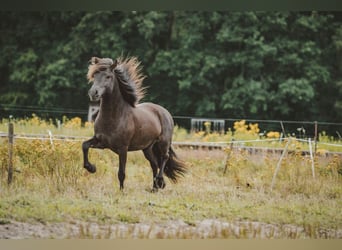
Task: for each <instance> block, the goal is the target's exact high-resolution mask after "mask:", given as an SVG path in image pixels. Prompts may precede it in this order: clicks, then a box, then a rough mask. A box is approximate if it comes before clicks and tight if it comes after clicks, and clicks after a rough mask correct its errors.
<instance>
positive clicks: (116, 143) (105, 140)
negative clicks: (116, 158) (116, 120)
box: [94, 123, 130, 149]
mask: <svg viewBox="0 0 342 250" xmlns="http://www.w3.org/2000/svg"><path fill="white" fill-rule="evenodd" d="M94 130H95V137H96V138H97V139H98V140H99V141H100V142H101V144H102V145H103V147H105V148H110V149H116V148H120V147H123V146H125V145H127V142H126V141H127V140H128V138H129V137H130V135H129V134H130V133H129V130H127V129H122V128H121V129H120V128H118V127H115V126H108V125H107V126H104V125H103V124H101V123H100V124H95V127H94Z"/></svg>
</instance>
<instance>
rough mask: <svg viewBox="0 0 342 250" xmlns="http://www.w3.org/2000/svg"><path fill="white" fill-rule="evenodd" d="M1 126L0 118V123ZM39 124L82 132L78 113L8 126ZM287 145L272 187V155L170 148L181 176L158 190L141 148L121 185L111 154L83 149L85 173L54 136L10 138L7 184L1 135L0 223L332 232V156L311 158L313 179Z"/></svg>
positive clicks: (335, 174)
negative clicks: (183, 168)
mask: <svg viewBox="0 0 342 250" xmlns="http://www.w3.org/2000/svg"><path fill="white" fill-rule="evenodd" d="M5 128H6V126H5V124H4V123H0V130H2V131H5ZM47 129H48V130H51V131H52V132H53V134H70V135H88V134H91V133H92V132H91V127H81V124H80V120H78V119H71V120H65V121H64V123H63V125H62V126H61V127H60V128H56V127H55V126H54V125H53V124H52V123H49V122H44V121H42V120H40V119H38V118H37V117H33V118H30V119H27V120H26V121H18V122H17V123H16V125H15V131H16V133H46V130H47ZM192 136H195V137H196V136H197V137H198V136H201V135H198V134H197V135H190V134H186V133H185V131H183V130H180V129H177V130H176V133H175V139H177V138H178V140H179V139H181V138H183V139H184V138H185V139H186V140H191V138H192ZM202 136H203V135H202ZM215 136H217V137H218V136H219V135H216V134H213V135H212V138H211V139H213V138H214V137H215ZM197 139H198V140H201V138H200V137H198V138H197ZM202 139H203V138H202ZM219 139H220V138H219V137H218V138H216V139H215V140H219ZM295 143H296V144H295V145H291V147H292V148H291V149H293V150H294V152H295V153H292V154H288V155H286V157H285V158H284V160H283V162H282V165H281V168H280V171H279V173H278V175H277V178H276V182H275V186H274V188H273V191H271V188H270V187H271V182H272V177H273V174H274V171H275V167H276V165H277V162H278V160H279V157H280V156H279V155H270V154H266V153H265V154H264V153H259V154H255V155H249V154H248V153H246V152H245V151H241V150H236V151H233V152H229V150H227V151H219V150H213V151H205V150H190V149H189V150H184V149H176V153H177V154H178V156H179V157H180V158H181V159H183V160H185V161H186V162H187V164H188V169H189V172H188V174H187V175H186V176H185V178H183V179H181V180H180V181H179V183H177V184H172V183H170V182H169V181H168V180H166V181H167V186H166V188H165V189H164V190H161V191H159V192H158V193H151V192H150V190H151V187H152V171H151V168H150V167H149V164H148V162H147V161H146V160H145V159H144V157H143V154H142V153H141V152H132V153H129V155H128V162H127V168H126V181H125V190H124V192H121V191H120V190H119V183H118V179H117V171H118V157H117V156H116V155H115V154H114V153H112V152H110V151H109V150H94V149H93V150H90V160H91V162H94V163H95V164H96V165H97V172H96V173H95V174H89V173H88V172H87V171H86V170H85V169H84V168H83V167H82V151H81V142H79V141H57V140H56V141H54V142H53V144H51V143H50V141H46V140H45V141H41V140H26V139H25V140H24V139H16V140H15V143H14V169H15V172H14V179H13V183H12V185H11V186H9V187H8V186H7V162H8V145H7V139H4V138H2V139H0V171H1V172H0V225H1V224H8V223H9V222H11V221H17V222H25V223H30V224H32V225H33V224H36V223H39V225H45V224H46V225H49V224H51V223H54V224H56V225H60V224H59V223H62V224H63V223H67V224H68V225H69V226H67V227H68V228H69V227H70V235H64V236H63V237H76V238H94V237H95V238H201V237H205V238H258V237H260V238H341V237H342V236H341V235H342V233H341V231H342V213H341V208H342V201H341V200H342V199H341V196H342V185H341V184H342V180H341V177H342V163H341V158H340V157H339V156H337V155H336V156H333V157H330V158H326V157H322V156H317V157H316V158H315V171H316V178H315V179H314V178H313V177H312V173H311V161H310V158H308V157H306V156H302V155H301V154H300V153H299V150H300V149H301V146H300V144H298V143H297V142H295ZM280 145H282V146H283V144H280ZM296 150H298V151H296ZM227 155H229V157H228V158H227ZM225 168H226V172H225V173H224V170H225ZM205 222H207V224H206V223H205ZM122 225H125V230H124V231H123V229H122ZM56 227H58V226H56ZM94 228H95V229H94ZM327 232H330V233H327Z"/></svg>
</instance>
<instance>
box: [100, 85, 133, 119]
mask: <svg viewBox="0 0 342 250" xmlns="http://www.w3.org/2000/svg"><path fill="white" fill-rule="evenodd" d="M114 93H116V95H114V94H113V95H106V96H104V97H103V98H102V99H101V104H100V114H99V115H100V117H101V118H102V119H109V118H110V120H116V119H120V118H122V117H123V115H122V113H123V112H126V109H127V108H128V107H129V104H128V103H127V102H126V101H125V100H124V99H123V97H122V96H121V93H120V92H119V91H114Z"/></svg>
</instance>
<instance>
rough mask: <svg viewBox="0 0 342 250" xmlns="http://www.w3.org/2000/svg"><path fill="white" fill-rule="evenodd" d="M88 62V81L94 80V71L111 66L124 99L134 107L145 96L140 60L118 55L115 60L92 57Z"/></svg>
mask: <svg viewBox="0 0 342 250" xmlns="http://www.w3.org/2000/svg"><path fill="white" fill-rule="evenodd" d="M90 62H91V64H90V65H89V67H88V73H87V78H88V80H89V82H91V81H93V80H94V74H95V73H96V72H98V71H104V70H107V69H108V68H110V67H112V68H114V73H115V76H116V79H117V81H118V83H119V88H120V92H121V94H122V96H123V98H124V99H125V101H127V102H128V103H129V104H130V105H131V106H133V107H135V105H136V104H138V103H139V102H140V100H141V99H142V98H143V97H144V96H145V89H146V88H144V87H143V86H142V83H143V80H144V79H145V76H144V75H143V74H142V73H141V69H142V68H141V66H140V61H138V59H137V58H136V57H128V58H123V57H119V58H117V59H116V60H115V61H113V60H112V59H110V58H97V57H93V58H92V59H91V60H90Z"/></svg>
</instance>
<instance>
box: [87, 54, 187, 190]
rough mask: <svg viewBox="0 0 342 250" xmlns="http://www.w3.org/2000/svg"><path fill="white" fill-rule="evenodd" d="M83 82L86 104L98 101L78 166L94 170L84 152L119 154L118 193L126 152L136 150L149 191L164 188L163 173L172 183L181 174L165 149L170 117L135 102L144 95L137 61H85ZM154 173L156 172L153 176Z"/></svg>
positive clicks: (171, 153) (157, 108) (152, 106)
mask: <svg viewBox="0 0 342 250" xmlns="http://www.w3.org/2000/svg"><path fill="white" fill-rule="evenodd" d="M87 77H88V80H89V81H92V82H93V85H92V87H91V88H90V90H89V96H90V99H91V100H92V101H100V110H99V113H98V115H97V117H96V120H95V124H94V131H95V135H94V137H92V138H91V139H90V140H87V141H85V142H84V143H83V145H82V149H83V156H84V167H85V168H86V169H87V170H88V171H89V172H90V173H94V172H95V171H96V167H95V166H94V165H93V164H91V163H90V162H89V160H88V150H89V148H100V149H104V148H108V149H111V150H112V151H113V152H115V153H116V154H118V155H119V172H118V178H119V181H120V189H123V188H124V180H125V167H126V159H127V152H128V151H136V150H142V151H143V152H144V155H145V157H146V159H147V160H148V161H149V162H150V165H151V167H152V171H153V189H152V191H157V190H158V188H164V187H165V181H164V179H163V174H164V173H165V175H166V176H167V177H168V178H169V179H170V180H171V181H172V182H177V179H178V177H180V176H183V175H184V173H185V172H186V167H185V163H184V162H182V161H180V160H179V159H178V158H177V157H176V154H175V152H174V151H173V149H172V147H171V140H172V133H173V127H174V124H173V119H172V117H171V115H170V113H169V112H168V111H167V110H166V109H165V108H163V107H161V106H159V105H156V104H153V103H141V104H139V101H140V99H141V98H142V97H143V96H144V88H143V87H142V81H143V80H144V76H143V75H142V74H141V73H140V62H139V61H138V60H137V59H136V58H135V57H131V58H126V59H124V58H118V59H116V60H114V61H113V60H112V59H109V58H97V57H93V58H92V59H91V64H90V65H89V70H88V75H87ZM158 170H159V172H158Z"/></svg>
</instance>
